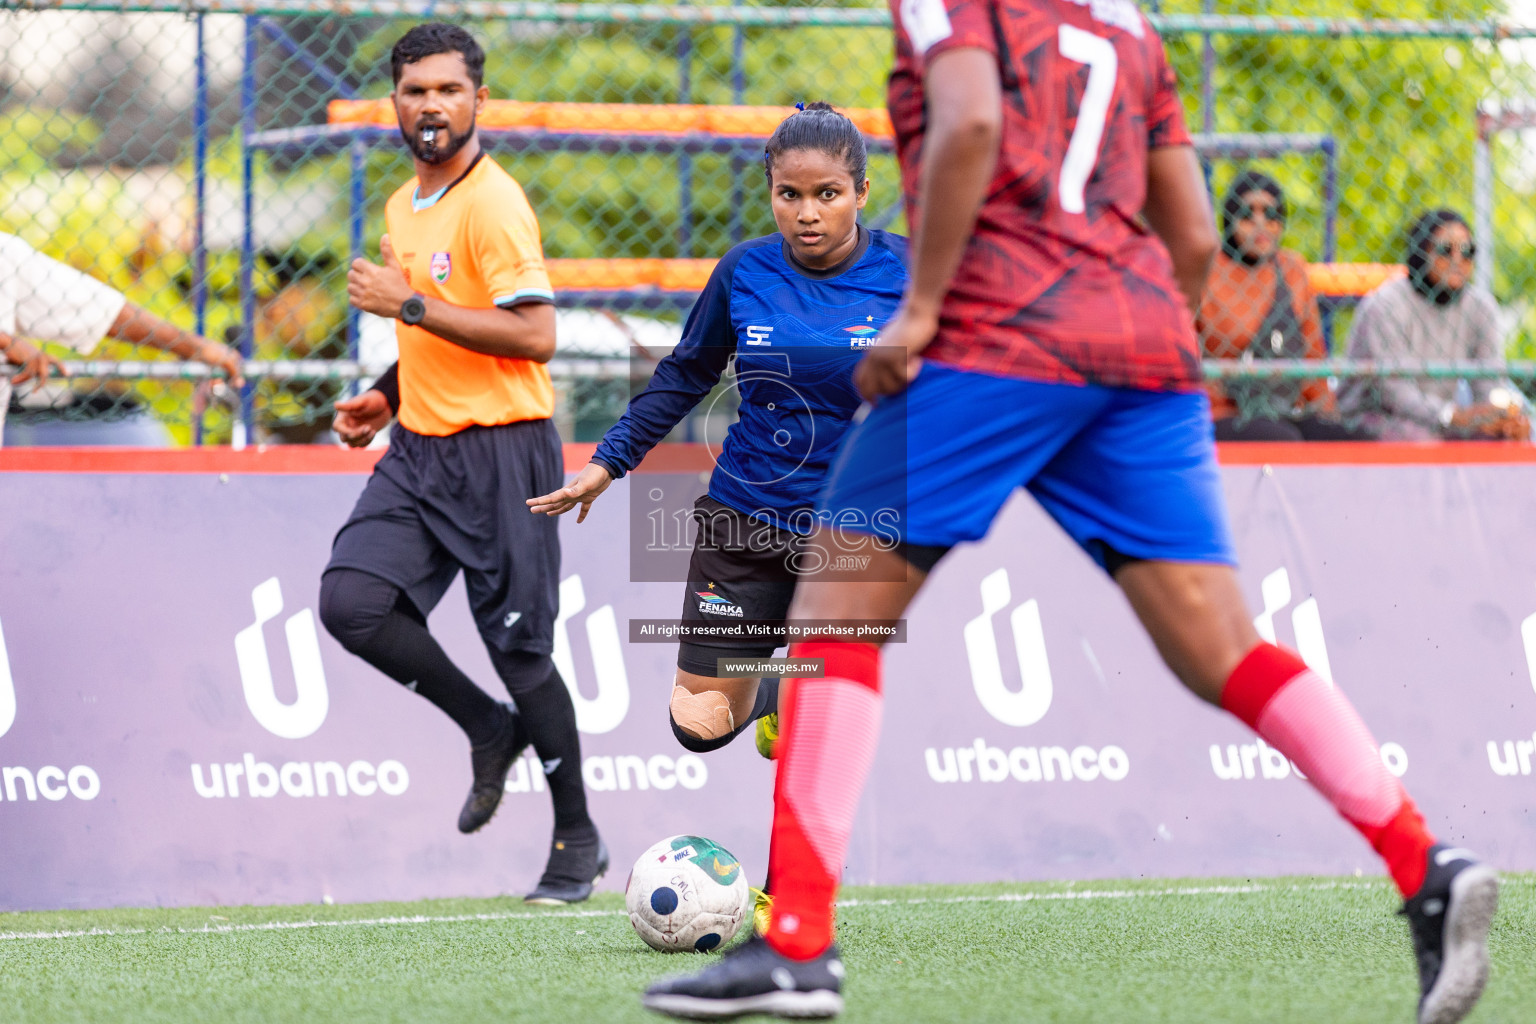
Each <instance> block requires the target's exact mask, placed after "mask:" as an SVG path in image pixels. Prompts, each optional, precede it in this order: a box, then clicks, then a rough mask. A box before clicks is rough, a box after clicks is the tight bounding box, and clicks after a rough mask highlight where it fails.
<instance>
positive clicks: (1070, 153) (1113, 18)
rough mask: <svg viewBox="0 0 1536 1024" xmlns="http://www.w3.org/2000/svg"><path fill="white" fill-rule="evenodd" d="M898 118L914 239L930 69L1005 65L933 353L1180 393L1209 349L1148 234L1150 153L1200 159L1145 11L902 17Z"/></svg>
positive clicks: (1121, 3)
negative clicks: (990, 158) (993, 167)
mask: <svg viewBox="0 0 1536 1024" xmlns="http://www.w3.org/2000/svg"><path fill="white" fill-rule="evenodd" d="M891 2H892V8H893V14H894V16H895V20H896V65H895V68H894V69H893V70H892V72H891V80H890V89H889V103H890V109H891V120H892V122H893V123H894V125H895V128H896V141H897V150H898V154H899V156H900V158H901V170H902V186H903V188H904V190H905V192H906V198H907V212H908V219H909V221H910V222H911V224H912V225H913V227H914V230H915V227H916V225H917V223H918V219H919V216H920V211H918V210H916V209H915V203H916V200H917V190H918V176H919V173H920V169H921V165H922V152H923V134H924V131H925V130H926V127H927V122H926V117H925V112H924V98H923V68H924V64H925V62H926V61H928V60H932V59H933V58H934V56H936V55H937V54H940V53H943V52H944V51H946V50H951V49H958V48H961V47H972V48H979V49H983V50H986V51H987V52H989V53H991V54H993V55H995V56H996V58H997V63H998V68H999V72H1000V74H1001V77H1002V85H1003V128H1002V143H1001V150H1000V152H999V155H998V161H997V171H996V174H995V175H994V176H993V178H992V182H991V185H990V186H989V188H988V190H987V196H986V200H985V202H984V203H983V205H982V208H981V212H980V215H979V217H978V219H977V222H976V230H975V234H974V236H973V237H972V238H971V241H970V243H969V245H968V246H967V248H966V250H965V255H964V258H963V259H962V261H961V264H960V269H959V272H958V273H957V274H956V276H955V280H954V284H953V285H952V286H951V288H950V291H949V294H948V295H947V296H946V298H945V300H944V308H943V312H942V315H941V319H940V326H939V334H938V337H937V338H936V339H935V340H934V342H933V345H932V346H931V347H930V348H929V349H928V351H927V352H925V353H924V355H925V356H926V357H930V358H933V359H936V360H939V361H941V362H945V363H950V364H952V365H955V366H959V367H963V368H965V369H973V370H979V371H983V372H987V373H995V374H1003V375H1007V376H1015V377H1028V378H1032V379H1036V380H1047V381H1060V382H1071V383H1093V384H1102V385H1106V386H1111V387H1135V388H1149V389H1157V390H1175V389H1184V388H1188V387H1191V386H1193V385H1194V384H1195V383H1196V382H1198V381H1199V380H1200V358H1199V345H1198V343H1197V341H1196V339H1195V333H1194V330H1193V325H1192V319H1191V316H1190V313H1189V310H1188V307H1187V306H1186V305H1185V302H1184V297H1183V295H1182V293H1180V292H1179V290H1178V287H1177V285H1176V284H1175V282H1174V278H1173V265H1172V261H1171V260H1170V259H1169V257H1168V251H1167V249H1165V248H1164V246H1163V244H1162V242H1161V241H1160V240H1159V239H1158V238H1157V236H1156V235H1154V234H1153V233H1152V231H1151V229H1150V228H1149V227H1148V226H1147V224H1146V222H1145V221H1144V220H1143V219H1142V217H1141V208H1142V204H1143V202H1144V200H1145V199H1146V192H1147V151H1148V150H1149V149H1153V148H1156V147H1159V146H1187V145H1190V137H1189V131H1188V129H1187V128H1185V126H1184V113H1183V109H1182V107H1181V106H1180V104H1179V97H1178V91H1177V88H1176V84H1175V81H1174V76H1173V71H1172V69H1171V68H1170V67H1169V66H1168V61H1167V58H1166V56H1165V54H1164V53H1163V44H1162V40H1161V39H1159V38H1158V35H1157V33H1156V32H1154V31H1153V29H1152V27H1151V26H1150V25H1149V24H1147V20H1146V18H1144V17H1143V16H1142V14H1141V11H1140V10H1139V9H1138V8H1137V6H1136V4H1135V3H1134V0H891Z"/></svg>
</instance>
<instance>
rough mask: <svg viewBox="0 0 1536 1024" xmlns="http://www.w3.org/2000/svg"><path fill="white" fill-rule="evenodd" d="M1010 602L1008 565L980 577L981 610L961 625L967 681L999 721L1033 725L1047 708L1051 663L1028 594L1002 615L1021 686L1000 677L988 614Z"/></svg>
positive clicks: (1037, 611) (1037, 608) (1036, 605)
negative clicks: (1014, 686)
mask: <svg viewBox="0 0 1536 1024" xmlns="http://www.w3.org/2000/svg"><path fill="white" fill-rule="evenodd" d="M1012 602H1013V591H1012V589H1011V588H1010V587H1009V586H1008V570H1007V569H998V570H997V571H996V572H994V573H992V574H990V575H988V576H986V577H985V578H983V579H982V581H981V614H980V615H978V616H976V618H974V619H972V620H971V621H970V622H967V623H966V624H965V653H966V657H967V658H968V659H969V660H970V663H971V684H972V685H973V686H974V687H975V688H976V698H977V699H978V700H980V701H981V706H982V707H983V708H985V709H986V711H987V714H989V715H991V716H992V717H993V718H995V719H997V720H998V721H999V722H1002V723H1003V724H1004V725H1021V726H1022V725H1034V724H1035V723H1036V722H1038V721H1040V719H1042V718H1044V717H1045V713H1046V712H1047V711H1049V710H1050V709H1051V695H1052V692H1053V688H1052V685H1051V665H1050V662H1049V660H1048V659H1047V658H1046V653H1045V631H1044V629H1043V627H1042V626H1041V624H1040V605H1039V602H1037V601H1035V599H1034V598H1030V599H1029V600H1028V601H1025V602H1024V603H1023V604H1021V605H1019V606H1018V607H1017V608H1015V609H1014V610H1013V612H1012V613H1011V614H1010V615H1009V616H1008V623H1009V626H1010V628H1011V629H1012V630H1013V646H1014V652H1015V654H1016V655H1017V657H1018V664H1019V677H1020V679H1021V680H1022V683H1023V685H1022V687H1021V688H1020V689H1018V690H1011V689H1009V688H1008V685H1007V684H1006V683H1005V682H1004V681H1003V660H1002V656H1001V655H1000V654H999V653H998V644H997V634H996V632H995V631H994V629H993V627H992V617H993V616H994V615H996V614H997V613H998V612H1000V611H1002V610H1003V609H1004V608H1007V607H1008V605H1009V604H1011V603H1012Z"/></svg>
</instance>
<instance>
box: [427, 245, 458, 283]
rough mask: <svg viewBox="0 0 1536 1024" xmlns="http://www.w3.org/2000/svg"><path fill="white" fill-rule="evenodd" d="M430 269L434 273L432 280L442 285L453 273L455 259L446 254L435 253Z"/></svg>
mask: <svg viewBox="0 0 1536 1024" xmlns="http://www.w3.org/2000/svg"><path fill="white" fill-rule="evenodd" d="M429 269H430V270H431V271H432V280H434V281H436V282H437V283H438V284H442V283H443V282H444V281H447V280H448V275H449V274H451V273H453V257H452V256H449V255H448V254H447V253H445V252H435V253H433V254H432V263H431V265H430V268H429Z"/></svg>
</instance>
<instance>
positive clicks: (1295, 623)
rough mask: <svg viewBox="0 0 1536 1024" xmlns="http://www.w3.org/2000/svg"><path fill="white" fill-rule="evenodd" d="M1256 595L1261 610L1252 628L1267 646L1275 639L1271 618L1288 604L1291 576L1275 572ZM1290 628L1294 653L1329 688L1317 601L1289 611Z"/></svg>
mask: <svg viewBox="0 0 1536 1024" xmlns="http://www.w3.org/2000/svg"><path fill="white" fill-rule="evenodd" d="M1259 595H1260V596H1261V597H1262V598H1263V600H1264V610H1263V611H1261V612H1260V613H1259V614H1257V615H1255V616H1254V617H1253V628H1254V629H1255V630H1257V631H1258V634H1259V636H1261V637H1263V638H1264V639H1265V640H1267V641H1269V642H1270V643H1272V644H1273V643H1278V641H1277V640H1276V639H1275V616H1276V615H1277V614H1278V613H1280V612H1282V611H1284V610H1285V608H1286V606H1287V605H1289V604H1290V603H1291V575H1290V573H1288V572H1286V571H1285V570H1284V569H1276V570H1275V571H1274V572H1272V573H1270V574H1269V575H1268V576H1265V577H1264V582H1263V583H1261V584H1259ZM1291 628H1292V629H1293V630H1295V633H1296V651H1297V653H1299V654H1300V655H1301V660H1302V661H1304V662H1306V663H1307V667H1308V668H1310V669H1311V670H1312V671H1313V672H1316V673H1317V674H1318V675H1319V676H1321V677H1322V678H1323V680H1324V681H1325V682H1327V683H1328V685H1330V686H1332V685H1333V668H1332V666H1330V665H1329V663H1328V644H1327V643H1326V642H1325V641H1324V640H1323V617H1322V613H1321V612H1319V611H1318V609H1317V598H1315V597H1309V598H1307V599H1306V600H1305V601H1303V602H1301V603H1300V604H1298V605H1297V606H1296V607H1295V608H1293V609H1291Z"/></svg>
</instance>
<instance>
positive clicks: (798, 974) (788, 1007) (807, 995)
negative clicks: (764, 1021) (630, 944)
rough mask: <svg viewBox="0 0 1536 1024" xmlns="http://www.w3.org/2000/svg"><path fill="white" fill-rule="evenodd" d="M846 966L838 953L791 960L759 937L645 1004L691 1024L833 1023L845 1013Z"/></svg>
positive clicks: (653, 993) (673, 981)
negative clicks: (755, 1016) (753, 1021)
mask: <svg viewBox="0 0 1536 1024" xmlns="http://www.w3.org/2000/svg"><path fill="white" fill-rule="evenodd" d="M842 987H843V961H842V958H841V957H840V956H838V952H837V947H836V946H835V945H834V946H828V947H827V951H826V952H825V953H823V954H821V956H818V957H816V958H815V959H814V960H805V961H801V960H791V959H790V958H789V957H787V956H783V955H782V954H780V953H778V952H777V951H775V950H774V948H773V947H772V946H770V945H768V942H767V940H766V939H764V938H763V937H762V936H761V935H758V934H757V933H756V932H753V933H752V935H751V936H749V937H748V938H747V941H746V942H743V943H742V944H741V945H739V946H737V947H736V948H735V949H732V950H729V951H728V952H727V953H726V954H725V956H724V957H722V958H721V959H720V962H719V963H716V964H713V965H711V966H709V967H706V968H704V969H703V970H702V971H699V972H698V973H696V974H688V975H684V976H682V977H677V978H667V979H665V980H663V981H658V982H657V983H656V984H654V985H652V986H651V987H650V988H648V989H646V990H645V996H644V997H643V999H642V1000H641V1001H642V1002H643V1003H644V1004H645V1006H646V1008H647V1009H650V1010H655V1011H656V1012H657V1013H665V1014H667V1015H668V1016H670V1017H687V1018H689V1019H691V1020H728V1019H729V1018H732V1017H743V1016H746V1015H747V1014H751V1013H762V1014H767V1015H768V1016H771V1017H793V1018H797V1019H799V1018H814V1017H835V1016H837V1015H838V1014H839V1013H841V1012H842V1011H843V996H842Z"/></svg>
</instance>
